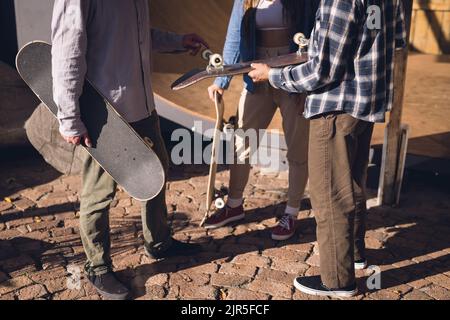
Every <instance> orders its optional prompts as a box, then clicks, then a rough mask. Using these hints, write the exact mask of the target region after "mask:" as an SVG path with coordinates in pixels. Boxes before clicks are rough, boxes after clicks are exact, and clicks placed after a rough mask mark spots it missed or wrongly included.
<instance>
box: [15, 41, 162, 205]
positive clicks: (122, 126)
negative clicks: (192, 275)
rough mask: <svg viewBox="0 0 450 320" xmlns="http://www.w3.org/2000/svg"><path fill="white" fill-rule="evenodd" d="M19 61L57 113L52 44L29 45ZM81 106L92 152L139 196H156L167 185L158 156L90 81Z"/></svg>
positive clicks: (29, 82)
mask: <svg viewBox="0 0 450 320" xmlns="http://www.w3.org/2000/svg"><path fill="white" fill-rule="evenodd" d="M16 64H17V69H18V71H19V74H20V75H21V77H22V78H23V80H24V81H25V82H26V83H27V85H28V86H29V87H30V88H31V90H32V91H33V92H34V93H35V94H36V95H37V96H38V98H39V99H40V100H41V101H42V102H43V103H44V104H45V105H46V106H47V108H48V109H49V110H50V111H51V112H52V113H53V114H54V115H55V116H56V114H57V111H58V108H57V106H56V104H55V102H54V100H53V89H52V87H53V81H52V73H51V71H52V70H51V46H50V45H49V44H47V43H45V42H32V43H29V44H27V45H26V46H25V47H23V48H22V49H21V50H20V52H19V53H18V55H17V59H16ZM80 108H81V118H82V120H83V122H84V124H85V126H86V128H87V129H88V132H89V135H90V138H91V140H92V142H93V147H92V148H86V150H87V151H88V153H89V154H90V155H91V156H92V157H93V158H94V159H95V160H96V161H97V162H98V163H99V165H100V166H101V167H102V168H103V169H104V170H105V171H106V172H107V173H109V174H110V175H111V177H112V178H113V179H114V180H115V181H116V182H117V183H118V184H119V185H121V186H122V187H123V188H124V189H125V190H126V191H127V192H128V193H129V194H130V195H131V196H132V197H134V198H135V199H137V200H141V201H146V200H151V199H153V198H154V197H156V196H157V195H158V194H159V193H160V192H161V190H162V188H163V187H164V184H165V174H164V170H163V167H162V164H161V162H160V161H159V158H158V156H157V155H156V154H155V153H154V152H153V150H152V149H151V148H150V147H149V146H148V145H147V144H146V143H145V142H144V140H143V139H142V138H141V137H140V136H139V135H138V134H137V133H136V132H135V131H134V130H133V129H132V128H131V126H130V125H129V124H128V123H127V122H126V121H125V120H124V119H123V118H122V117H121V116H120V115H119V114H118V113H117V112H116V110H115V109H114V108H113V107H112V106H111V105H110V104H109V103H108V102H107V101H106V99H105V98H104V97H103V96H102V95H101V94H100V93H99V92H98V91H97V90H96V89H95V88H94V87H93V86H92V84H90V83H89V81H85V86H84V89H83V94H82V96H81V98H80Z"/></svg>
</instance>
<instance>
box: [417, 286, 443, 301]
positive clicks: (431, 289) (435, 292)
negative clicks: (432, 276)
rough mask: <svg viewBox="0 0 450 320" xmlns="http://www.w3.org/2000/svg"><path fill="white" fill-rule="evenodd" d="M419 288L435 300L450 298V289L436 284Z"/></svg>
mask: <svg viewBox="0 0 450 320" xmlns="http://www.w3.org/2000/svg"><path fill="white" fill-rule="evenodd" d="M420 290H421V291H422V292H424V293H426V294H427V295H429V296H431V297H433V298H434V299H436V300H449V299H450V291H449V290H447V289H445V288H442V287H440V286H437V285H431V286H428V287H425V288H422V289H420Z"/></svg>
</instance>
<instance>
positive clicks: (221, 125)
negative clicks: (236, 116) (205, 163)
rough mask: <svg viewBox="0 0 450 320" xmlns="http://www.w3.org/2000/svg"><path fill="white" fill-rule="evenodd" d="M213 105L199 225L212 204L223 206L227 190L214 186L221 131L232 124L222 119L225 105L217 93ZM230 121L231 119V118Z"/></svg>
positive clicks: (204, 219)
mask: <svg viewBox="0 0 450 320" xmlns="http://www.w3.org/2000/svg"><path fill="white" fill-rule="evenodd" d="M214 106H215V109H216V122H215V128H214V137H213V143H212V149H211V163H210V167H209V176H208V189H207V191H206V212H205V216H204V218H203V220H202V222H201V223H200V226H203V225H204V224H205V221H206V219H207V218H208V216H209V213H210V212H211V208H212V205H213V203H214V207H215V208H217V209H222V208H224V207H225V200H224V197H225V196H226V195H227V193H228V190H227V189H226V188H224V187H221V188H219V189H217V188H216V174H217V164H218V161H219V154H220V144H221V143H222V139H221V137H222V132H223V131H224V129H227V128H229V127H232V126H234V124H233V123H231V122H228V123H227V122H226V121H225V120H224V118H223V117H224V113H225V105H224V103H223V97H222V95H221V94H219V93H217V92H216V93H215V94H214ZM231 121H232V120H231Z"/></svg>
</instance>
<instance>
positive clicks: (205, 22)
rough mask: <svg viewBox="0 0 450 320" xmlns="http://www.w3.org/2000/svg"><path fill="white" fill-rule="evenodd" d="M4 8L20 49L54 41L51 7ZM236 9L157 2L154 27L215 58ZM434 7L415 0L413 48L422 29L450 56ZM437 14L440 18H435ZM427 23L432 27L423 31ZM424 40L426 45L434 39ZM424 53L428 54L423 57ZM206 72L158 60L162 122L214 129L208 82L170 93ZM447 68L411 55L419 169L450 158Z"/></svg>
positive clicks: (193, 63) (443, 15)
mask: <svg viewBox="0 0 450 320" xmlns="http://www.w3.org/2000/svg"><path fill="white" fill-rule="evenodd" d="M6 2H10V3H14V7H13V8H14V9H13V10H14V11H13V13H15V17H16V19H15V24H16V27H17V37H16V38H17V42H18V47H20V46H22V45H23V44H25V43H27V42H28V41H31V40H46V41H49V38H50V19H51V12H52V9H51V8H52V3H53V1H52V0H40V1H29V0H15V1H12V0H5V2H3V3H6ZM431 2H433V1H431ZM232 3H233V1H232V0H220V1H218V0H183V1H181V0H152V1H150V7H151V16H152V24H153V26H154V27H158V28H163V29H168V30H171V31H176V32H180V33H187V32H189V33H190V32H196V33H198V34H200V35H202V36H203V37H205V39H206V40H207V41H208V42H209V43H210V46H211V49H212V51H214V52H219V53H220V52H221V51H222V48H223V43H224V40H225V34H226V30H227V24H228V20H229V15H230V12H231V7H232ZM424 3H426V4H424ZM429 3H430V2H429V1H414V10H413V11H412V12H413V13H412V17H413V22H412V26H413V28H412V34H413V41H414V42H413V47H417V48H419V49H421V50H422V49H424V48H425V49H426V48H428V47H432V45H431V44H430V45H424V44H423V43H419V41H420V39H422V40H423V38H424V37H425V33H424V37H421V36H420V32H421V30H422V29H424V30H427V32H430V30H431V31H434V32H432V34H434V35H436V42H437V43H438V44H439V48H441V49H440V51H436V53H438V52H439V53H446V52H445V50H446V48H447V44H448V39H449V38H450V37H449V35H448V34H447V33H448V30H447V29H445V26H446V25H448V23H447V24H446V23H445V21H448V12H447V11H448V10H447V9H448V8H447V7H448V6H446V4H447V5H448V3H449V1H440V3H443V4H442V5H440V6H432V5H430V4H429ZM446 8H447V9H446ZM434 9H436V11H433V10H434ZM433 13H434V16H436V17H438V18H437V20H436V19H434V20H433V19H429V21H428V20H427V19H426V18H427V17H433ZM423 17H424V18H423ZM423 19H425V20H423ZM427 21H428V25H425V26H424V24H426V23H427ZM436 21H437V22H436ZM440 22H442V23H440ZM436 30H437V31H436ZM426 34H428V33H426ZM427 37H428V41H429V38H430V37H431V36H427ZM415 43H417V45H415ZM425 49H424V50H423V51H426V50H425ZM124 50H126V48H124ZM430 52H431V49H430ZM202 66H204V67H206V62H205V61H204V60H202V59H201V57H195V58H193V57H191V56H189V55H185V54H177V55H173V56H171V55H159V54H157V55H156V56H155V63H154V77H153V82H154V89H155V93H156V95H155V98H156V104H157V109H158V112H159V113H160V115H161V116H162V117H164V118H166V119H168V120H170V121H173V122H175V123H177V124H179V125H182V126H184V127H186V128H190V129H191V128H193V129H195V128H194V127H195V121H199V120H200V121H202V124H203V130H205V129H208V128H212V127H213V123H214V108H213V104H212V102H211V101H210V100H209V99H208V97H207V93H206V88H207V86H208V85H210V84H211V82H210V81H205V82H202V83H200V84H199V85H196V86H194V87H192V88H189V89H186V90H183V91H179V92H173V91H172V90H170V84H171V83H172V82H173V80H175V79H176V78H178V77H179V76H180V75H181V74H182V73H184V72H186V71H188V70H190V69H192V68H194V67H202ZM449 66H450V57H449V56H446V55H423V54H417V53H413V54H410V57H409V63H408V68H407V76H406V87H405V97H404V103H403V105H404V107H403V108H402V114H401V119H402V122H403V123H406V124H408V125H409V127H410V129H411V131H410V139H409V146H408V153H409V155H410V156H411V157H410V159H414V161H416V162H415V163H420V161H422V157H427V158H428V157H430V158H437V159H450V145H449V141H450V139H449V138H450V133H449V132H450V124H449V121H448V119H449V117H450V108H449V106H448V101H449V96H448V95H449V93H448V92H449V90H448V88H449V85H450V78H449V74H450V67H449ZM0 80H1V81H3V79H0ZM1 83H3V82H0V84H1ZM1 87H2V90H5V89H3V87H4V88H8V85H3V84H2V85H1ZM241 90H242V79H241V77H235V79H234V80H233V82H232V85H231V87H230V89H229V90H228V91H227V92H226V94H225V102H226V105H227V110H226V115H225V117H226V118H228V117H230V116H232V115H234V114H235V112H236V107H237V103H238V100H239V97H240V92H241ZM384 128H385V126H384V125H377V127H376V130H375V134H374V138H373V145H374V146H380V145H382V144H383V142H384V137H385V132H384ZM270 129H271V130H273V134H278V133H279V132H281V131H280V129H281V119H280V115H279V114H277V115H276V117H275V118H274V120H273V122H272V124H271V126H270ZM281 137H282V135H281ZM305 138H306V137H305ZM263 147H269V148H270V146H263ZM275 151H276V152H280V153H282V154H283V153H284V152H285V151H286V150H285V148H284V145H283V144H282V146H281V148H280V150H275ZM279 169H285V167H284V168H281V167H280V168H279Z"/></svg>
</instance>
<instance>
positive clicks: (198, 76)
mask: <svg viewBox="0 0 450 320" xmlns="http://www.w3.org/2000/svg"><path fill="white" fill-rule="evenodd" d="M306 61H308V54H307V53H305V52H302V53H299V52H295V53H291V54H287V55H282V56H278V57H273V58H269V59H264V60H256V61H251V62H242V63H237V64H231V65H224V66H223V67H220V68H207V69H200V68H197V69H194V70H192V71H189V72H188V73H186V74H185V75H183V76H182V77H180V78H179V79H177V80H176V81H175V82H174V83H173V84H172V86H171V88H172V90H175V91H176V90H181V89H184V88H187V87H190V86H192V85H194V84H196V83H197V82H200V81H202V80H205V79H210V78H216V77H224V76H235V75H239V74H245V73H249V72H250V71H252V70H253V69H252V67H251V65H252V64H253V63H264V64H267V65H269V67H271V68H281V67H285V66H289V65H297V64H302V63H305V62H306Z"/></svg>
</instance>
